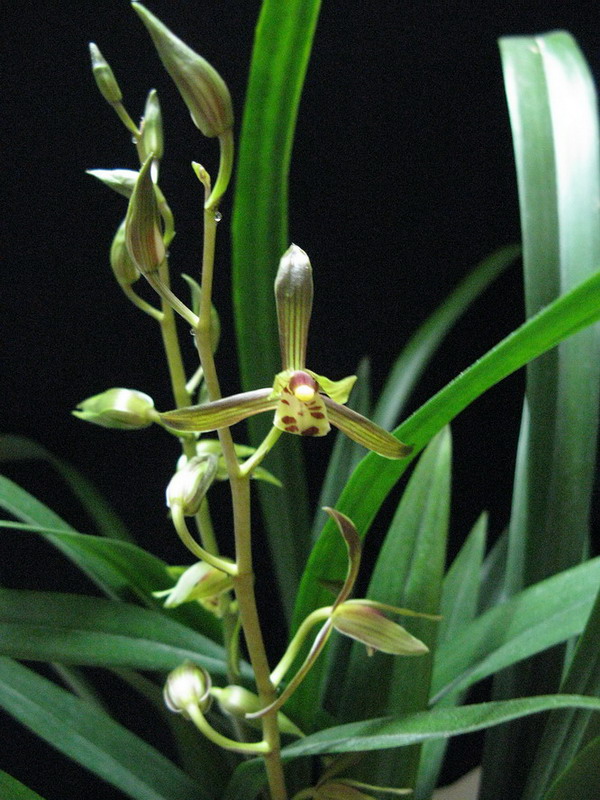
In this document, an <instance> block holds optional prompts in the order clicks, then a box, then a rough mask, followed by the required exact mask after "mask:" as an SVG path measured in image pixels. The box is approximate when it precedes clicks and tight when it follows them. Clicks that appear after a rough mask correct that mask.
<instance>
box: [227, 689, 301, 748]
mask: <svg viewBox="0 0 600 800" xmlns="http://www.w3.org/2000/svg"><path fill="white" fill-rule="evenodd" d="M211 694H212V696H213V697H214V698H215V699H216V701H217V703H218V704H219V708H220V709H221V711H223V712H224V713H225V714H229V715H230V716H232V717H235V718H236V719H240V720H244V721H245V722H247V723H248V725H250V726H251V727H253V728H257V729H260V728H261V726H262V723H261V721H260V720H258V719H247V717H246V714H253V713H254V712H256V711H260V709H261V707H262V703H261V702H260V699H259V698H258V696H257V695H255V694H254V693H253V692H250V691H248V689H245V688H244V687H243V686H225V688H223V689H220V688H219V687H217V686H215V687H213V688H212V689H211ZM277 721H278V723H279V730H280V731H281V732H282V733H287V734H289V735H290V736H302V735H303V733H302V731H301V730H300V728H298V726H297V725H295V724H294V723H293V722H292V721H291V720H290V719H288V717H286V716H285V714H282V713H281V712H279V714H277Z"/></svg>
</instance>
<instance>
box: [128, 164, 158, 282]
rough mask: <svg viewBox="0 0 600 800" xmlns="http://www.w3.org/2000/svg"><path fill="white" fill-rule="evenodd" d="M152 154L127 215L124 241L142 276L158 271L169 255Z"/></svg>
mask: <svg viewBox="0 0 600 800" xmlns="http://www.w3.org/2000/svg"><path fill="white" fill-rule="evenodd" d="M151 167H152V156H151V155H149V156H148V158H147V159H146V161H145V162H144V164H143V166H142V168H141V169H140V172H139V175H138V179H137V181H136V184H135V188H134V190H133V194H132V195H131V198H130V200H129V207H128V209H127V216H126V217H125V243H126V244H127V250H128V251H129V255H130V256H131V258H132V259H133V261H134V263H135V264H136V266H137V268H138V269H139V271H140V272H141V273H142V275H149V274H150V273H152V272H156V271H157V270H158V268H159V267H160V265H161V264H162V263H163V261H164V260H165V257H166V250H165V245H164V242H163V238H162V234H161V225H160V215H159V212H158V203H157V201H156V194H155V191H154V182H153V180H152V175H151Z"/></svg>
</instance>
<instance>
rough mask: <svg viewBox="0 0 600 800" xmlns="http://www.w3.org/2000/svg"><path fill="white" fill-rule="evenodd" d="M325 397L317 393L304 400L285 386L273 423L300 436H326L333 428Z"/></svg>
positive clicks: (280, 428)
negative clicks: (324, 400)
mask: <svg viewBox="0 0 600 800" xmlns="http://www.w3.org/2000/svg"><path fill="white" fill-rule="evenodd" d="M323 399H324V398H323V395H320V394H315V395H314V397H313V398H312V399H311V400H309V401H308V402H304V401H303V400H298V398H297V397H296V396H295V395H294V394H293V392H292V391H291V390H290V389H289V387H287V386H284V388H283V390H282V392H281V397H280V399H279V401H278V402H277V407H276V409H275V419H274V420H273V425H275V427H276V428H279V430H282V431H287V432H288V433H295V434H297V435H298V436H325V434H327V433H329V431H330V430H331V428H330V425H329V420H328V419H327V411H326V409H325V403H324V402H323Z"/></svg>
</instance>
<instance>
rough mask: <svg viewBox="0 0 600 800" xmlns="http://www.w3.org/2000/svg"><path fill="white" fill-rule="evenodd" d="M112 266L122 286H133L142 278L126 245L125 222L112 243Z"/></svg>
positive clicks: (120, 226)
mask: <svg viewBox="0 0 600 800" xmlns="http://www.w3.org/2000/svg"><path fill="white" fill-rule="evenodd" d="M110 265H111V267H112V270H113V272H114V274H115V278H116V279H117V281H118V282H119V285H120V286H131V284H132V283H135V282H136V281H137V280H139V278H140V271H139V269H138V268H137V267H136V265H135V264H134V263H133V261H132V260H131V256H130V255H129V251H128V250H127V245H126V244H125V220H123V222H122V223H121V224H120V225H119V227H118V228H117V232H116V233H115V236H114V239H113V241H112V245H111V248H110Z"/></svg>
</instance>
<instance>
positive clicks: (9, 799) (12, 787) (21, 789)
mask: <svg viewBox="0 0 600 800" xmlns="http://www.w3.org/2000/svg"><path fill="white" fill-rule="evenodd" d="M0 797H2V800H44V798H43V797H42V796H41V795H39V794H38V793H37V792H34V791H33V790H32V789H28V788H27V786H24V785H23V784H22V783H21V782H20V781H18V780H17V779H16V778H13V777H12V776H11V775H9V774H8V773H6V772H2V771H1V770H0Z"/></svg>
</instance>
